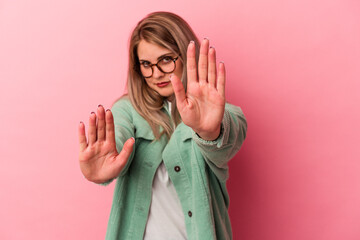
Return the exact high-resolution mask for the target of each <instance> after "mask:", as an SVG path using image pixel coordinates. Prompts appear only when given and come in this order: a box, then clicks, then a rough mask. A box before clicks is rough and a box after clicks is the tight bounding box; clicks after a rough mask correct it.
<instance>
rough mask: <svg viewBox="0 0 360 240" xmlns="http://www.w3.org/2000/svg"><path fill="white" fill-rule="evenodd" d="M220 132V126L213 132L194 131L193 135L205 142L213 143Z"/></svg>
mask: <svg viewBox="0 0 360 240" xmlns="http://www.w3.org/2000/svg"><path fill="white" fill-rule="evenodd" d="M220 132H221V124H220V125H219V126H218V127H217V128H216V129H215V130H213V131H205V132H201V131H195V133H196V134H197V135H198V136H199V137H200V138H201V139H204V140H206V141H215V140H216V139H218V137H219V136H220Z"/></svg>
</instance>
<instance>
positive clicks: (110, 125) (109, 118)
mask: <svg viewBox="0 0 360 240" xmlns="http://www.w3.org/2000/svg"><path fill="white" fill-rule="evenodd" d="M105 121H106V134H105V135H106V141H109V142H115V131H114V117H113V115H112V112H111V111H110V109H107V110H106V112H105Z"/></svg>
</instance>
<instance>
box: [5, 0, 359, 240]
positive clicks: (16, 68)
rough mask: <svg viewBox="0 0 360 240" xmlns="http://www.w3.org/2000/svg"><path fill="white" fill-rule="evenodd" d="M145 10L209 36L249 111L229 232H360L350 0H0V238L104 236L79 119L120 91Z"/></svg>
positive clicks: (247, 239) (101, 193)
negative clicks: (81, 158) (81, 154)
mask: <svg viewBox="0 0 360 240" xmlns="http://www.w3.org/2000/svg"><path fill="white" fill-rule="evenodd" d="M157 10H166V11H173V12H175V13H177V14H179V15H180V16H182V17H183V18H184V19H185V20H187V21H188V22H189V23H190V25H191V26H193V29H194V30H195V32H196V33H197V34H198V36H199V37H200V38H203V37H209V38H210V41H211V44H212V45H214V46H215V47H216V49H217V51H218V52H217V56H218V60H223V61H224V62H225V64H226V67H227V73H228V74H227V100H228V101H229V102H231V103H233V104H236V105H239V106H241V107H242V109H243V111H244V113H245V115H246V117H247V120H248V124H249V128H248V136H247V139H246V141H245V143H244V145H243V148H242V149H241V151H240V152H239V154H237V156H236V157H235V158H234V159H233V160H232V161H231V163H230V168H231V170H230V180H229V182H228V187H229V191H230V197H231V201H230V204H231V206H230V215H231V220H232V224H233V232H234V238H235V239H244V240H267V239H269V240H272V239H274V240H289V239H290V240H295V239H307V240H308V239H316V240H319V239H324V240H325V239H326V240H339V239H341V240H343V239H345V240H353V239H354V240H355V239H360V230H359V224H360V184H359V183H360V174H359V171H360V162H359V160H360V158H359V156H360V150H359V149H360V147H359V143H360V137H359V136H360V127H359V122H360V112H359V110H360V107H359V105H360V104H359V102H360V77H359V76H360V3H359V1H357V0H324V1H320V0H302V1H295V0H289V1H282V0H273V1H266V0H252V1H244V0H240V1H239V0H232V1H226V2H225V3H220V1H193V0H189V1H176V2H175V1H169V0H166V1H165V0H164V1H156V0H152V1H142V0H141V1H140V0H138V1H127V3H123V1H113V0H107V1H95V0H86V1H85V0H82V1H80V0H79V1H74V0H63V1H47V0H31V1H25V0H23V1H12V0H1V1H0V79H1V87H0V102H1V118H0V121H1V124H0V132H1V140H0V141H1V144H0V150H1V151H0V161H1V165H0V178H1V179H0V189H1V190H0V192H1V193H0V194H1V196H0V239H103V238H104V236H105V232H106V226H107V220H108V216H109V211H110V206H111V201H112V194H113V188H114V184H112V185H110V186H108V187H102V186H98V185H96V184H93V183H90V182H87V181H86V180H85V179H83V177H82V175H81V172H80V170H79V165H78V159H77V155H78V143H77V126H78V123H79V121H80V120H83V121H87V118H88V115H89V114H90V112H91V111H93V110H95V109H96V106H97V105H98V104H103V105H104V106H105V107H110V106H111V104H112V102H113V101H114V100H115V99H116V98H118V97H119V96H120V95H121V94H122V92H123V90H124V86H125V79H126V69H127V46H128V45H127V41H128V37H129V34H130V31H131V29H132V28H133V27H134V26H135V24H136V23H137V21H139V20H140V19H141V18H142V17H144V16H145V15H146V14H147V13H149V12H153V11H157ZM86 124H87V123H86Z"/></svg>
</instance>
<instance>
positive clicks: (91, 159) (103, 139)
mask: <svg viewBox="0 0 360 240" xmlns="http://www.w3.org/2000/svg"><path fill="white" fill-rule="evenodd" d="M105 118H106V120H105ZM89 125H90V126H89V134H88V137H89V142H88V143H87V141H86V136H85V127H84V125H83V124H82V123H81V124H80V126H79V141H80V153H79V161H80V169H81V171H82V172H83V174H84V176H85V177H86V178H87V179H89V180H90V181H93V182H97V183H101V182H106V181H107V180H109V179H112V178H115V177H116V176H117V175H119V173H120V171H121V170H122V169H123V168H124V166H125V164H126V161H127V159H128V157H129V155H130V153H131V151H132V145H133V140H128V141H127V142H126V143H125V144H124V148H123V149H122V151H121V152H120V154H119V153H118V152H117V150H116V143H115V136H114V120H113V117H112V114H111V112H110V111H109V112H107V113H106V115H105V113H104V109H103V108H102V106H101V107H99V108H98V124H97V126H96V115H95V114H91V116H90V119H89Z"/></svg>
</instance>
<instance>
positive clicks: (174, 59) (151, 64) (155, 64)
mask: <svg viewBox="0 0 360 240" xmlns="http://www.w3.org/2000/svg"><path fill="white" fill-rule="evenodd" d="M166 57H169V58H172V57H170V56H165V57H163V58H161V59H159V61H157V63H149V67H151V75H150V76H146V77H145V76H144V74H143V73H142V71H141V65H142V63H140V64H139V65H140V66H139V70H140V73H141V75H142V76H143V77H144V78H151V77H152V76H153V74H154V68H153V66H156V67H157V68H158V69H159V71H160V72H162V73H172V72H174V71H175V69H176V61H177V60H178V59H179V57H180V55H179V56H177V57H175V58H173V59H172V61H173V62H174V69H173V70H172V71H170V72H165V71H164V70H162V69H161V67H159V65H158V64H159V63H160V62H161V61H162V60H164V58H166Z"/></svg>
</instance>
